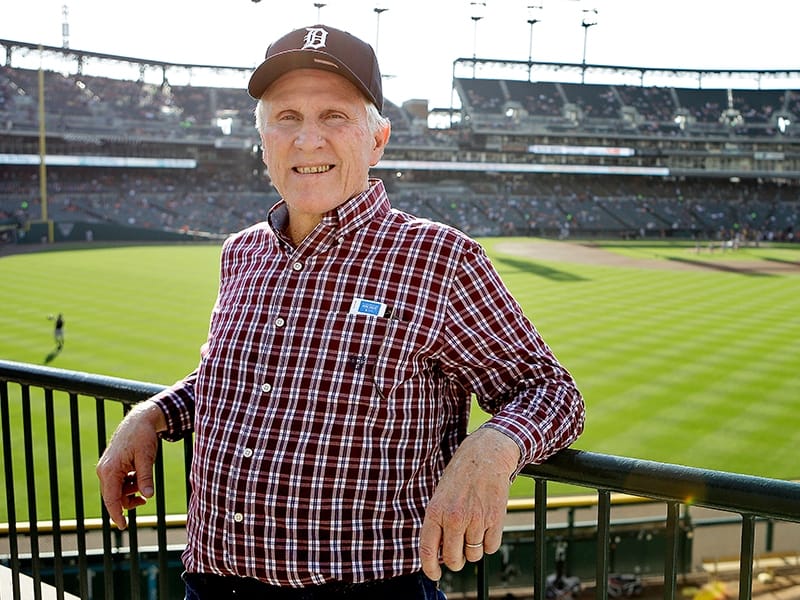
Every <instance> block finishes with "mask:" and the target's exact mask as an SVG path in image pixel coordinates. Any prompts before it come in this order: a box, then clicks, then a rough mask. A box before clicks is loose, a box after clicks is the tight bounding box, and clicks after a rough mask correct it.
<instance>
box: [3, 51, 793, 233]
mask: <svg viewBox="0 0 800 600" xmlns="http://www.w3.org/2000/svg"><path fill="white" fill-rule="evenodd" d="M0 46H3V47H5V49H6V55H7V60H6V64H5V65H4V66H2V67H0V166H1V167H2V169H1V170H0V236H2V239H4V240H6V241H13V240H16V241H39V240H40V237H39V236H38V234H37V235H33V234H31V235H28V234H27V232H28V231H29V229H30V227H31V225H32V224H33V225H35V224H36V222H37V221H40V220H42V218H43V216H44V212H45V211H44V210H43V209H45V206H43V204H44V203H43V202H42V198H41V187H40V182H39V176H40V170H39V166H38V165H39V156H38V153H39V113H38V106H39V83H38V80H39V73H38V71H37V70H32V69H29V68H25V67H21V66H16V65H15V63H14V60H13V57H14V53H15V52H17V51H31V50H32V48H34V47H33V46H32V45H30V44H25V43H22V42H11V41H8V40H0ZM47 52H48V53H49V55H50V57H51V58H54V59H58V58H60V59H61V64H62V68H60V69H56V68H53V69H50V70H45V71H44V73H43V79H44V90H45V114H46V121H45V122H46V147H47V156H48V167H47V202H46V212H47V219H48V220H50V221H53V222H55V223H61V224H68V225H69V226H64V227H61V228H56V231H57V236H56V239H57V240H59V241H60V240H68V239H75V238H74V236H75V235H87V234H86V232H87V231H91V230H92V229H93V226H94V229H97V230H98V231H99V225H108V226H114V227H116V229H114V232H115V233H114V234H113V235H116V236H122V237H125V235H126V233H125V232H126V231H134V230H148V231H156V232H158V231H162V232H173V233H174V232H178V233H181V232H203V233H205V234H209V235H225V234H227V233H230V232H232V231H235V230H237V229H240V228H242V227H244V226H246V225H248V224H250V223H252V222H254V221H257V220H260V219H262V218H263V216H264V214H265V212H266V210H267V208H268V207H269V206H270V205H271V204H272V203H273V202H275V201H276V199H277V195H276V193H275V191H274V190H273V189H272V188H271V187H270V185H269V182H268V178H267V176H266V174H265V173H264V169H263V166H262V164H261V162H260V156H259V153H258V137H257V135H256V132H255V130H254V128H253V109H254V102H253V101H252V100H251V99H250V98H249V97H248V96H247V94H246V93H245V92H244V90H243V89H242V88H239V87H220V86H214V85H190V84H182V85H177V84H171V83H170V82H169V81H168V80H167V78H166V76H164V78H163V79H162V80H161V81H160V82H159V81H156V82H153V81H145V80H144V78H143V77H140V78H139V79H138V80H137V79H135V78H134V79H130V78H127V79H126V78H123V77H120V78H113V77H108V76H99V75H93V74H89V73H87V72H86V69H84V68H83V67H77V68H76V67H75V64H77V65H83V64H85V61H83V60H77V61H76V60H75V58H76V56H77V57H78V59H81V58H84V59H87V60H88V58H91V59H92V61H93V62H97V61H99V62H109V63H114V64H119V63H122V62H125V63H127V64H129V65H133V66H134V67H135V68H138V71H139V72H140V73H144V72H145V71H146V70H147V68H149V67H150V64H149V63H147V62H145V61H140V60H139V59H136V58H125V57H107V56H105V55H94V54H92V53H82V52H80V51H74V50H63V49H60V48H49V49H47ZM459 60H460V61H466V59H459ZM456 62H457V63H458V62H459V61H456ZM493 62H496V61H493ZM512 62H513V61H512ZM472 63H473V60H470V61H468V64H472ZM64 65H66V66H64ZM454 66H457V65H454ZM511 66H512V67H514V66H517V67H518V66H519V65H514V64H511ZM557 66H558V67H559V69H561V70H564V71H565V73H567V75H568V74H569V69H570V68H571V67H572V68H574V67H575V65H557ZM185 68H186V69H191V66H185ZM226 68H228V67H226ZM559 69H556V71H558V70H559ZM624 69H626V68H625V67H618V68H617V67H613V68H612V67H609V68H608V71H609V73H608V74H609V76H611V75H613V74H614V73H615V72H616V71H618V70H624ZM243 72H244V70H243ZM454 73H455V70H454ZM516 75H517V74H515V76H514V77H511V76H510V77H509V78H508V79H504V78H498V77H493V78H486V79H483V78H476V77H475V76H473V77H461V76H456V77H454V80H453V88H454V90H455V92H456V93H457V95H458V98H459V101H460V107H456V108H450V109H446V108H445V109H436V110H437V111H438V113H439V114H446V115H448V116H449V119H450V122H449V124H448V126H447V127H445V128H437V129H433V128H430V127H429V126H428V123H427V121H426V119H425V117H426V113H427V111H428V107H427V106H426V105H425V104H424V103H423V105H422V108H420V106H421V105H420V104H419V102H420V101H415V104H414V105H413V106H412V105H411V103H408V104H404V105H403V106H400V105H397V104H394V103H392V102H388V103H387V107H386V113H387V115H388V116H389V118H390V119H391V121H392V126H393V139H392V142H391V143H390V147H389V150H388V151H387V153H386V156H385V157H384V160H383V161H382V162H381V163H380V164H379V165H378V166H377V167H376V168H375V169H374V171H375V173H376V174H377V175H379V176H381V177H383V178H384V179H385V180H386V181H387V185H388V186H389V188H390V190H391V192H392V198H393V201H394V203H395V205H396V206H397V207H398V208H401V209H407V210H410V211H412V212H415V213H416V214H418V215H420V216H421V217H424V218H431V219H436V220H441V221H446V222H449V223H451V224H453V225H455V226H457V227H459V228H461V229H463V230H465V231H467V232H469V233H470V234H473V235H492V236H494V235H545V236H561V237H563V236H567V235H569V236H592V237H598V236H620V237H649V236H674V237H678V236H680V237H694V238H698V239H723V238H725V239H727V238H730V237H733V236H735V237H738V238H741V239H753V240H755V239H759V240H791V241H796V231H797V226H798V223H797V221H798V212H799V211H798V206H799V205H800V201H799V200H798V198H799V196H798V190H800V187H799V186H798V184H799V183H800V151H798V150H799V149H800V135H799V134H798V132H800V127H798V126H797V124H798V123H800V92H799V91H797V90H796V89H795V86H794V85H793V82H792V81H787V82H786V83H787V84H786V86H785V87H783V88H781V87H776V88H775V89H761V88H759V87H755V88H753V89H747V88H742V87H741V85H738V84H737V86H731V87H729V88H725V87H724V86H723V87H718V88H713V89H706V88H698V87H695V88H692V87H688V86H686V85H684V84H680V85H675V86H674V87H665V86H648V85H631V84H630V83H614V82H609V83H604V84H600V83H585V84H584V83H576V82H574V81H570V80H568V79H569V78H568V77H564V80H560V81H556V80H554V81H544V80H542V81H538V80H528V81H523V80H520V79H519V78H518V77H516ZM794 75H795V76H796V79H795V80H794V81H796V80H797V79H800V73H796V74H794ZM737 81H738V80H737ZM432 112H433V111H432ZM76 223H80V224H82V227H79V228H74V227H72V224H76ZM70 231H72V232H73V234H70V233H69V232H70ZM71 235H72V237H70V236H71Z"/></svg>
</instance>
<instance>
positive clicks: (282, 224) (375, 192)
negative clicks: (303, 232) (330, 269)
mask: <svg viewBox="0 0 800 600" xmlns="http://www.w3.org/2000/svg"><path fill="white" fill-rule="evenodd" d="M390 208H391V205H390V204H389V196H388V195H387V194H386V188H385V187H384V185H383V181H381V180H380V179H373V178H370V180H369V182H368V187H367V189H366V190H364V191H363V192H361V193H360V194H356V195H355V196H353V197H352V198H350V199H349V200H345V201H344V202H342V203H341V204H340V205H339V206H337V207H336V208H334V209H333V210H331V211H330V212H328V213H327V214H325V215H324V216H323V217H322V221H321V222H320V224H319V225H318V226H317V229H319V228H320V227H324V228H325V229H328V230H334V231H335V232H336V236H337V238H341V237H343V236H347V235H349V234H351V233H352V232H354V231H356V230H358V229H360V228H361V227H363V226H364V225H365V224H367V223H369V222H370V221H371V220H372V219H374V218H375V217H378V216H381V215H385V214H386V213H388V212H389V209H390ZM288 219H289V211H288V209H287V208H286V202H285V201H284V200H281V201H280V202H278V203H277V204H275V205H274V206H273V207H272V208H271V209H270V211H269V214H268V216H267V220H268V222H269V224H270V227H271V228H272V230H273V231H274V232H275V234H276V235H277V236H278V237H279V238H280V239H282V240H286V239H287V238H286V234H284V233H283V231H284V230H285V229H286V225H287V224H288Z"/></svg>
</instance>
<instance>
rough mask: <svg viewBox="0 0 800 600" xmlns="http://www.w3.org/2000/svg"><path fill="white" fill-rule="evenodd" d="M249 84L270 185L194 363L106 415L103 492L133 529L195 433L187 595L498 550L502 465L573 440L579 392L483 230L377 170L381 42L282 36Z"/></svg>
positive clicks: (257, 590) (412, 589) (323, 584)
mask: <svg viewBox="0 0 800 600" xmlns="http://www.w3.org/2000/svg"><path fill="white" fill-rule="evenodd" d="M248 91H249V93H250V95H251V96H252V97H253V98H255V99H256V100H258V103H257V107H256V127H257V128H258V131H259V134H260V136H261V140H262V144H263V159H264V163H265V165H266V166H267V170H268V172H269V176H270V179H271V181H272V184H273V185H274V186H275V188H276V189H277V190H278V192H279V193H280V195H281V200H280V201H279V202H278V203H277V204H276V205H275V206H273V207H272V208H271V209H270V211H269V213H268V215H267V220H266V221H264V222H262V223H258V224H256V225H253V226H252V227H250V228H248V229H245V230H244V231H241V232H239V233H237V234H235V235H233V236H231V237H230V238H229V239H228V240H226V242H225V244H224V245H223V249H222V256H221V268H220V286H219V293H218V296H217V301H216V304H215V306H214V310H213V313H212V316H211V324H210V327H209V334H208V340H207V342H206V344H204V347H203V351H202V353H201V355H202V356H201V360H200V364H199V365H198V366H197V368H196V369H195V370H194V371H193V372H192V373H191V374H189V375H188V376H187V377H186V378H184V379H183V380H181V381H179V382H177V383H176V384H174V385H173V386H171V387H170V388H168V389H166V390H165V391H164V392H163V393H161V394H158V395H157V396H155V397H153V398H151V399H149V400H147V401H145V402H143V403H141V404H140V405H138V406H137V407H136V408H134V410H132V411H131V413H129V415H128V416H127V417H126V418H125V419H124V420H123V422H122V423H121V424H120V426H119V428H118V429H117V431H116V432H115V433H114V436H113V437H112V439H111V441H110V443H109V446H108V449H107V450H106V452H105V453H104V455H103V456H102V458H101V460H100V462H99V464H98V467H97V473H98V475H99V477H100V480H101V487H102V493H103V498H104V501H105V504H106V506H107V508H108V511H109V514H110V516H111V518H112V519H113V520H114V522H115V523H116V524H117V525H118V526H119V527H125V526H126V521H125V516H124V514H123V511H124V510H125V509H128V508H132V507H135V506H139V505H141V504H142V503H144V502H145V501H146V499H147V498H149V497H151V496H152V494H153V479H152V470H153V460H154V457H155V453H156V448H157V442H158V437H159V436H160V437H162V438H164V439H167V440H176V439H180V438H181V437H182V436H184V435H185V434H187V433H189V432H193V433H194V436H195V442H194V456H193V461H192V469H191V475H190V477H191V484H192V496H191V499H190V505H189V511H188V522H187V540H188V541H187V546H186V550H185V552H184V554H183V561H184V565H185V568H186V572H185V573H184V580H185V582H186V597H187V598H188V599H196V598H197V599H207V598H209V599H210V598H213V599H218V598H230V597H245V598H251V597H252V598H278V599H303V600H321V599H329V598H330V599H345V598H346V599H348V600H358V599H362V598H363V599H366V598H370V599H372V598H383V600H392V599H398V600H433V599H436V598H443V594H442V593H441V591H440V590H438V589H437V584H436V581H437V580H438V579H439V578H440V576H441V564H442V563H444V564H445V565H447V566H448V567H449V568H451V569H460V568H462V567H463V565H464V563H465V562H466V561H476V560H479V559H480V558H481V557H482V556H483V555H484V553H491V552H495V551H496V550H497V549H498V548H499V546H500V543H501V535H502V527H503V520H504V516H505V509H506V502H507V499H508V490H509V486H510V484H511V481H512V480H513V478H514V477H515V476H516V474H517V473H518V472H519V470H520V469H521V468H522V467H523V466H524V465H525V464H528V463H533V462H541V461H543V460H545V459H546V458H547V457H549V456H550V455H552V454H553V453H554V452H557V451H558V450H560V449H562V448H564V447H566V446H568V445H569V444H570V443H572V441H574V440H575V439H576V438H577V436H578V435H579V434H580V432H581V430H582V428H583V419H584V406H583V399H582V397H581V395H580V393H579V392H578V390H577V388H576V386H575V384H574V381H573V379H572V377H571V376H570V374H569V373H568V372H567V371H566V369H564V368H563V367H562V366H561V364H560V363H559V362H558V361H557V359H556V358H555V356H554V355H553V353H552V351H551V350H550V348H549V347H548V346H547V345H546V344H545V342H544V341H543V340H542V339H541V337H540V336H539V334H538V332H537V331H536V329H535V328H534V326H533V325H532V324H531V323H530V321H528V320H527V319H526V318H525V316H524V315H523V314H522V311H521V309H520V307H519V305H518V304H517V303H516V301H515V300H514V299H513V298H512V296H511V294H510V293H509V292H508V290H507V289H506V288H505V286H504V285H503V284H502V282H501V281H500V279H499V277H498V276H497V273H496V272H495V270H494V269H493V267H492V265H491V263H490V262H489V260H488V258H487V257H486V255H485V254H484V252H483V251H482V249H481V248H480V246H479V245H478V244H477V243H476V242H474V241H472V240H471V239H469V238H468V237H467V236H465V235H463V234H462V233H460V232H458V231H456V230H454V229H452V228H450V227H447V226H445V225H442V224H438V223H433V222H430V221H426V220H423V219H418V218H415V217H414V216H412V215H409V214H406V213H403V212H400V211H397V210H395V209H393V208H392V207H391V204H390V202H389V199H388V197H387V194H386V191H385V189H384V187H383V184H382V182H381V181H380V180H377V179H371V178H370V177H369V168H370V167H371V166H374V165H375V164H377V162H378V161H379V160H380V158H381V156H382V154H383V151H384V149H385V147H386V144H387V142H388V140H389V135H390V124H389V121H388V120H387V119H386V118H385V117H384V116H382V110H383V93H382V87H381V76H380V70H379V68H378V63H377V60H376V58H375V54H374V52H373V51H372V48H371V47H370V46H369V45H368V44H366V43H364V42H362V41H361V40H359V39H357V38H355V37H353V36H351V35H350V34H348V33H345V32H343V31H339V30H337V29H334V28H332V27H327V26H324V25H316V26H313V27H307V28H304V29H300V30H297V31H294V32H291V33H289V34H287V35H286V36H284V37H283V38H281V39H280V40H278V41H277V42H275V43H274V44H272V45H271V46H270V47H269V49H268V50H267V56H266V59H265V60H264V62H263V63H261V65H260V66H259V67H258V68H257V69H256V70H255V72H254V73H253V75H252V77H251V80H250V84H249V86H248ZM473 396H474V397H476V398H477V400H478V402H479V403H480V405H481V406H482V407H483V408H484V409H485V410H486V411H487V412H489V413H490V414H491V417H490V418H489V419H488V421H487V422H486V423H485V424H484V425H482V426H481V427H480V428H479V429H478V430H477V431H475V432H473V433H472V434H470V435H469V436H467V435H466V433H467V421H468V418H469V410H470V406H471V398H472V397H473Z"/></svg>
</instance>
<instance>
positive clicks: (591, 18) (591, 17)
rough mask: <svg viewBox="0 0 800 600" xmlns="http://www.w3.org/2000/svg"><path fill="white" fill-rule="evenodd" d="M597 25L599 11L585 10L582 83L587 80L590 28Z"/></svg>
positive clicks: (582, 25)
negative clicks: (587, 52)
mask: <svg viewBox="0 0 800 600" xmlns="http://www.w3.org/2000/svg"><path fill="white" fill-rule="evenodd" d="M595 25H597V9H596V8H584V9H583V19H582V20H581V27H583V59H582V60H581V67H582V68H581V83H583V82H584V81H585V79H586V40H587V38H588V37H589V27H594V26H595Z"/></svg>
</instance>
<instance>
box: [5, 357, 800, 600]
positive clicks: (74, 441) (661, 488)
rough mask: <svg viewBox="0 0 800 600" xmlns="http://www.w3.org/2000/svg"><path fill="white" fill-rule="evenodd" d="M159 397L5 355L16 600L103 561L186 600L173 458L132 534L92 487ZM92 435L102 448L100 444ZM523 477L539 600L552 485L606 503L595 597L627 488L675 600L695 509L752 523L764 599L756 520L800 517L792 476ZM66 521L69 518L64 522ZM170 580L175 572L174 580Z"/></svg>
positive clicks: (580, 454) (555, 461) (581, 473)
mask: <svg viewBox="0 0 800 600" xmlns="http://www.w3.org/2000/svg"><path fill="white" fill-rule="evenodd" d="M161 389H163V386H162V385H157V384H151V383H143V382H138V381H132V380H126V379H119V378H111V377H104V376H99V375H94V374H88V373H81V372H75V371H65V370H61V369H54V368H50V367H42V366H36V365H30V364H23V363H16V362H11V361H2V360H0V430H1V431H2V455H3V471H2V476H3V479H4V484H5V499H6V506H5V511H3V510H2V508H3V507H2V505H0V565H5V566H7V567H8V568H10V570H11V574H12V590H11V591H12V595H11V597H12V598H13V599H14V600H19V599H20V598H21V597H22V591H21V584H20V579H21V575H23V574H25V575H29V576H30V577H31V578H32V579H33V586H34V597H37V598H39V597H41V594H42V592H41V590H42V589H43V586H45V585H52V586H54V587H55V588H56V593H57V595H58V597H59V598H63V597H64V594H65V592H70V593H74V594H77V595H78V596H80V597H81V598H89V597H91V596H92V595H94V597H97V595H98V594H96V593H95V590H93V589H90V588H91V587H92V583H93V581H91V579H92V574H93V573H95V571H93V570H92V568H91V564H94V562H99V561H102V580H103V588H102V595H103V597H104V598H106V599H107V600H112V599H120V598H143V597H151V598H152V597H158V598H161V599H162V600H166V599H168V598H174V597H182V596H181V594H182V589H177V588H179V587H180V580H179V579H178V578H177V577H176V576H175V569H176V566H175V564H174V563H175V560H176V559H175V557H176V555H177V552H176V549H175V548H174V547H171V546H170V545H169V544H168V534H169V533H170V532H171V531H172V530H180V529H181V528H182V527H183V524H184V523H185V521H184V519H185V516H184V515H183V514H168V511H167V500H168V498H167V491H166V490H167V488H168V485H167V482H166V475H165V461H164V456H163V451H162V450H160V451H159V455H158V457H157V460H156V466H155V478H156V495H155V498H154V504H155V510H154V514H153V515H143V514H142V515H136V514H135V513H136V511H132V512H131V514H130V515H129V522H130V526H129V529H128V530H127V531H126V532H125V533H124V534H123V533H121V532H118V531H117V530H116V529H115V528H113V527H112V526H111V524H110V521H109V519H108V515H107V513H106V512H105V509H104V508H103V507H102V503H101V502H100V499H99V491H98V486H97V483H96V482H92V483H91V485H88V484H87V483H86V482H87V481H91V478H93V477H94V462H95V460H96V458H97V457H99V455H100V454H101V453H102V452H103V450H104V448H105V445H106V440H107V436H108V434H109V433H110V431H109V429H110V427H113V423H114V422H117V421H118V420H119V419H121V417H122V416H123V415H124V413H125V412H127V410H129V409H130V407H131V406H132V405H133V404H134V403H136V402H138V401H140V400H142V399H144V398H147V397H148V396H150V395H152V394H154V393H156V392H158V391H160V390H161ZM112 413H113V414H112ZM87 436H90V437H95V438H96V441H95V442H89V441H88V440H87ZM65 448H66V449H68V450H64V449H65ZM67 454H68V455H69V456H67ZM87 456H89V457H90V458H87ZM181 462H182V464H181V467H180V468H181V473H180V474H179V475H180V477H178V476H177V475H175V474H174V473H172V472H170V482H174V480H175V479H177V478H180V479H181V484H182V485H183V486H185V489H184V490H183V492H184V493H185V494H186V497H188V494H189V489H188V478H187V477H186V476H185V474H186V472H188V467H189V464H190V462H191V444H190V443H187V441H186V440H184V443H183V460H182V461H181ZM42 465H46V468H45V467H43V466H42ZM65 466H68V467H69V468H65ZM87 470H88V471H89V472H87ZM522 475H523V476H527V477H531V478H533V480H534V498H533V505H532V508H533V511H532V513H533V522H532V523H531V524H530V531H531V532H532V533H531V535H532V538H533V552H532V561H531V562H532V563H533V564H531V565H530V570H531V571H532V573H533V590H534V594H535V597H536V598H545V597H546V575H547V573H548V564H549V560H548V552H547V549H548V546H547V544H548V501H549V502H550V505H551V506H550V508H551V509H552V505H553V504H554V499H553V498H551V499H548V494H547V486H548V483H549V482H558V483H567V484H573V485H578V486H581V487H583V488H590V489H593V490H594V492H595V493H596V501H594V502H592V503H591V504H592V506H594V507H596V513H597V515H596V520H595V521H594V524H593V526H592V529H593V532H592V533H593V536H594V544H595V551H594V560H595V565H594V579H595V582H594V586H595V587H594V589H595V597H596V598H607V597H608V596H609V587H608V586H609V583H608V577H609V574H610V572H611V569H612V566H613V565H612V563H613V561H612V560H611V546H612V543H611V542H612V535H613V532H614V529H615V526H616V525H615V523H614V522H612V520H611V506H612V502H613V496H612V494H613V495H614V496H616V494H614V493H615V492H618V493H623V494H629V495H632V496H635V497H638V498H640V499H651V500H653V501H657V502H659V503H663V504H664V505H665V507H666V518H665V520H664V522H663V525H662V527H663V531H664V540H665V543H664V550H663V554H664V556H663V585H664V587H663V589H664V592H663V597H664V598H665V599H667V600H674V599H675V598H676V597H677V582H678V576H679V575H680V574H681V573H683V572H684V567H685V565H684V562H685V561H683V560H682V556H681V553H682V544H684V543H685V540H686V537H687V536H686V530H687V527H688V523H687V517H686V515H685V513H686V507H687V506H688V505H691V506H693V507H705V508H711V509H715V510H719V511H724V512H725V513H730V515H731V516H732V517H736V518H737V519H736V520H738V522H739V523H740V529H741V543H740V549H739V598H741V599H743V600H746V599H749V598H750V597H751V596H752V589H753V560H754V556H755V532H756V523H757V521H761V520H767V521H769V522H772V521H788V522H795V523H798V522H800V484H798V483H793V482H787V481H782V480H774V479H766V478H760V477H752V476H745V475H738V474H733V473H724V472H718V471H708V470H701V469H695V468H689V467H683V466H677V465H671V464H664V463H656V462H650V461H645V460H636V459H630V458H623V457H617V456H609V455H602V454H596V453H591V452H584V451H577V450H566V451H563V452H561V453H559V454H558V455H557V456H554V457H553V458H551V459H550V460H549V461H548V462H547V463H545V464H543V465H535V466H528V467H526V468H525V469H524V470H523V473H522ZM65 499H67V500H66V501H65ZM87 506H90V507H91V506H95V507H98V508H97V509H96V512H95V513H94V514H95V515H96V514H99V515H100V516H99V517H97V516H87V514H86V512H87V509H86V507H87ZM562 508H563V506H562ZM682 509H683V512H682ZM91 510H94V509H91ZM44 512H47V513H49V514H48V518H45V519H43V518H41V517H40V513H44ZM179 512H181V513H182V511H179ZM65 513H69V514H70V516H69V517H68V518H65V517H63V516H62V515H64V514H65ZM21 515H24V518H21ZM73 515H74V516H73ZM145 528H146V529H147V532H148V536H150V537H152V535H151V534H150V532H151V531H153V532H154V544H150V545H147V546H144V545H142V544H141V537H142V536H141V535H140V534H141V530H143V529H145ZM551 529H552V527H551ZM537 532H542V533H543V535H539V534H538V533H537ZM65 541H69V542H70V543H71V546H72V547H71V549H70V550H69V551H65ZM551 541H552V540H551ZM23 542H25V544H23ZM23 545H24V546H25V547H24V548H23ZM492 559H493V557H489V558H488V559H485V560H483V561H481V562H479V563H477V565H476V566H475V573H476V578H475V584H474V585H475V589H474V592H472V594H473V595H475V596H476V597H477V598H478V599H479V600H482V599H487V598H489V597H490V580H492V578H493V577H492V576H493V573H492V572H491V569H492V568H497V567H496V561H493V560H492ZM170 571H172V575H171V576H167V574H168V573H170ZM69 578H71V580H70V581H67V579H69ZM171 588H172V589H171ZM3 598H6V596H5V595H3Z"/></svg>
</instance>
